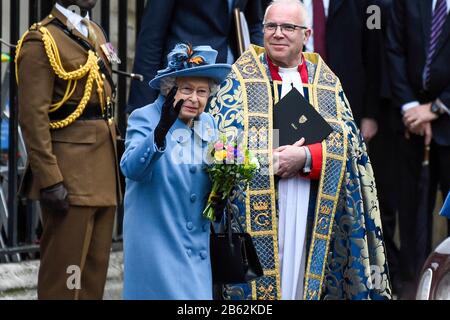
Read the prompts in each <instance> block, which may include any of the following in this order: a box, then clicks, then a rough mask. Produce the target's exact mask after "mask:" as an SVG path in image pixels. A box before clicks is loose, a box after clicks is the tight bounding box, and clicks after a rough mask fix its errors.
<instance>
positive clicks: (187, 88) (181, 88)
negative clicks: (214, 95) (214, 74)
mask: <svg viewBox="0 0 450 320" xmlns="http://www.w3.org/2000/svg"><path fill="white" fill-rule="evenodd" d="M184 90H189V91H190V93H185V92H183V91H184ZM199 90H204V89H193V88H190V87H178V91H179V92H180V93H181V94H182V95H185V96H192V95H193V94H194V92H195V94H196V95H197V97H200V98H209V96H210V95H211V90H210V89H207V90H206V91H207V94H206V95H205V96H203V95H199V94H198V91H199Z"/></svg>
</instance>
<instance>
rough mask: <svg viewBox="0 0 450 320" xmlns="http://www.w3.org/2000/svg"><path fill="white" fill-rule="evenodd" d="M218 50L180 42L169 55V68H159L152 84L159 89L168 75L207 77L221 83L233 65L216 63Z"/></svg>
mask: <svg viewBox="0 0 450 320" xmlns="http://www.w3.org/2000/svg"><path fill="white" fill-rule="evenodd" d="M216 58H217V51H216V50H214V49H213V48H211V47H210V46H197V47H192V46H191V45H189V44H185V43H179V44H177V45H175V48H174V49H173V50H172V51H171V52H170V53H169V54H168V55H167V68H166V69H164V70H159V71H158V73H157V74H156V77H155V78H154V79H153V80H152V81H150V83H149V84H150V86H151V87H152V88H155V89H159V86H160V83H161V79H163V78H167V77H175V78H176V77H205V78H211V79H213V80H214V81H215V82H216V83H218V84H220V83H221V82H222V81H223V80H225V78H226V76H227V75H228V73H230V71H231V65H229V64H225V63H216Z"/></svg>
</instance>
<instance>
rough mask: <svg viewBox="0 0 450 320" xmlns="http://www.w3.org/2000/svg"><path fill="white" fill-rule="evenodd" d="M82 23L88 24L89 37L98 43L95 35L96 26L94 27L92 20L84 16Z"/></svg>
mask: <svg viewBox="0 0 450 320" xmlns="http://www.w3.org/2000/svg"><path fill="white" fill-rule="evenodd" d="M81 23H82V24H83V25H85V26H86V28H87V29H88V39H89V41H91V42H92V43H96V42H97V36H96V35H95V30H94V27H92V24H91V22H90V21H89V20H88V19H86V18H84V19H83V20H81Z"/></svg>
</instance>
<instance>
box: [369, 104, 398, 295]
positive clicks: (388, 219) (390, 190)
mask: <svg viewBox="0 0 450 320" xmlns="http://www.w3.org/2000/svg"><path fill="white" fill-rule="evenodd" d="M380 110H381V113H382V114H383V119H381V120H380V121H378V133H377V135H376V136H375V137H374V138H373V139H372V141H370V143H369V156H370V160H371V162H372V167H373V171H374V175H375V182H376V185H377V194H378V201H379V205H380V213H381V223H382V228H383V239H384V243H385V246H386V255H387V259H388V265H389V274H390V277H391V282H392V286H393V290H394V292H395V291H397V289H398V282H399V254H400V253H399V249H398V248H397V246H396V244H395V243H394V234H395V227H396V223H397V208H398V204H397V202H398V186H397V181H398V167H399V165H398V160H397V142H396V139H394V137H395V123H394V120H395V112H397V110H395V109H394V108H393V107H392V106H391V105H390V102H389V100H383V104H382V105H380Z"/></svg>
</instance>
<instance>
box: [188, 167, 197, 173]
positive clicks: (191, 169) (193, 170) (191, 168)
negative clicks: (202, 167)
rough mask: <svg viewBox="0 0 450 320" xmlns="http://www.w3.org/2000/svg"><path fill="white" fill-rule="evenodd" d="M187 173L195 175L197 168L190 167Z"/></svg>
mask: <svg viewBox="0 0 450 320" xmlns="http://www.w3.org/2000/svg"><path fill="white" fill-rule="evenodd" d="M189 171H190V172H191V173H196V172H197V167H195V166H192V167H190V169H189Z"/></svg>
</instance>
